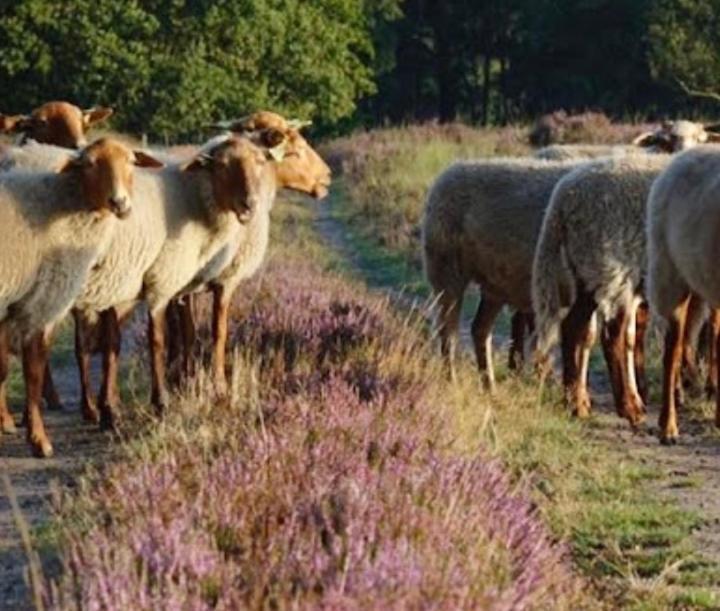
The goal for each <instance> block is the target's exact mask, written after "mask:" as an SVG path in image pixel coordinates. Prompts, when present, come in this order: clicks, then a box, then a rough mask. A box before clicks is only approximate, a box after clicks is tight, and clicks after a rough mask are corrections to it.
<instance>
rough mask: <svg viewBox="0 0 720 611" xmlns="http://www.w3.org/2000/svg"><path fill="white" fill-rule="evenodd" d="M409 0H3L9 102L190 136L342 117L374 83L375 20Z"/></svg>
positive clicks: (7, 105)
mask: <svg viewBox="0 0 720 611" xmlns="http://www.w3.org/2000/svg"><path fill="white" fill-rule="evenodd" d="M398 1H399V0H364V1H363V0H314V1H313V2H306V1H303V0H219V1H210V0H172V1H167V0H147V1H145V2H142V3H140V2H137V1H134V0H130V1H125V0H97V1H91V0H68V1H66V2H62V3H58V2H52V1H50V0H19V1H18V2H15V3H13V4H12V7H7V8H3V9H0V88H1V89H0V90H2V91H3V92H5V95H4V100H3V110H10V111H27V110H28V109H29V108H31V107H33V106H36V105H37V104H39V103H41V102H43V101H45V100H47V99H48V98H63V99H69V100H71V101H74V102H76V103H80V104H90V103H95V102H96V101H97V102H102V103H104V104H109V105H113V106H115V107H116V108H117V111H118V112H117V116H116V125H117V127H119V128H120V129H128V130H130V131H134V132H140V131H147V132H149V133H150V134H151V135H155V136H157V135H166V136H169V137H175V138H177V137H187V136H188V135H193V134H195V133H197V132H198V130H199V129H200V128H201V127H202V126H203V125H204V124H206V123H208V122H210V121H212V120H216V119H218V118H222V117H228V116H237V115H241V114H244V113H247V112H251V111H253V110H255V109H257V108H261V107H267V108H273V109H276V110H278V111H280V112H284V113H287V114H300V115H303V116H305V117H309V118H313V119H315V120H319V121H320V122H321V123H324V124H333V123H335V122H337V121H338V120H340V119H342V118H344V117H349V116H351V115H352V114H353V112H354V111H355V108H356V104H357V101H358V100H359V99H361V98H362V97H363V96H366V95H368V94H370V93H372V92H373V91H374V90H375V82H374V66H373V62H374V47H373V44H372V33H373V28H374V27H376V23H377V21H378V20H381V19H383V18H384V15H389V14H391V13H392V12H393V11H394V10H396V8H397V5H398Z"/></svg>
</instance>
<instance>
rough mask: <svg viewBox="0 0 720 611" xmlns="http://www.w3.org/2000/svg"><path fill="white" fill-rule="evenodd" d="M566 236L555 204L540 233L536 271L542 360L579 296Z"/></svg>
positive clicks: (534, 290) (534, 297) (535, 307)
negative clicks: (554, 208)
mask: <svg viewBox="0 0 720 611" xmlns="http://www.w3.org/2000/svg"><path fill="white" fill-rule="evenodd" d="M563 237H564V231H563V223H562V219H561V218H559V215H558V214H555V213H554V210H553V209H552V206H551V207H550V209H548V212H547V214H546V215H545V221H544V222H543V228H542V231H541V232H540V239H539V241H538V245H537V249H536V250H535V261H534V263H533V274H532V302H533V310H534V311H535V322H536V331H535V332H536V338H535V341H536V358H537V359H538V360H541V361H542V360H545V359H546V358H547V354H548V352H549V351H550V349H551V348H552V347H553V346H554V345H555V344H556V343H557V341H558V338H559V329H560V323H561V322H562V320H563V318H564V317H565V315H566V314H567V311H568V309H569V307H570V306H571V305H572V303H573V302H574V301H575V298H576V292H577V291H576V284H575V281H574V277H573V273H572V268H571V266H570V263H569V261H568V258H567V254H566V250H565V244H564V239H563Z"/></svg>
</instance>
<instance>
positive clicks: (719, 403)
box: [710, 309, 720, 428]
mask: <svg viewBox="0 0 720 611" xmlns="http://www.w3.org/2000/svg"><path fill="white" fill-rule="evenodd" d="M719 317H720V310H717V309H713V311H712V324H711V329H712V330H713V336H712V339H713V343H712V344H711V345H710V354H711V355H712V358H713V359H714V360H715V363H716V366H715V426H716V427H718V428H720V393H718V391H717V389H718V388H720V383H719V382H718V379H717V376H718V367H717V360H718V357H719V356H720V333H718V326H720V324H718V318H719Z"/></svg>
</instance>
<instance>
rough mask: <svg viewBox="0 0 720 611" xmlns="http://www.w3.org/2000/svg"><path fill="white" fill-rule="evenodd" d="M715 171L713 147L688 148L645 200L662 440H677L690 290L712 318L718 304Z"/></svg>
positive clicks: (717, 160)
mask: <svg viewBox="0 0 720 611" xmlns="http://www.w3.org/2000/svg"><path fill="white" fill-rule="evenodd" d="M719 172H720V150H718V149H717V148H713V147H699V148H697V149H695V150H691V151H687V152H685V153H683V154H681V155H678V156H677V157H676V158H675V159H674V160H673V161H672V163H671V164H670V165H669V166H668V167H667V168H666V169H665V171H664V172H663V173H662V174H661V175H660V177H659V178H658V179H657V180H656V181H655V184H654V185H653V187H652V189H651V191H650V195H649V198H648V203H647V214H648V223H647V241H648V265H647V284H648V286H647V294H648V300H649V302H650V306H651V308H652V309H653V311H654V312H655V313H657V314H658V315H659V316H660V317H661V318H662V319H663V320H664V321H665V322H666V323H667V332H666V335H665V352H664V356H663V392H662V397H663V398H662V411H661V414H660V420H659V425H660V440H661V442H662V443H665V444H674V443H676V442H677V438H678V435H679V431H678V424H677V411H676V405H675V403H676V399H675V388H676V385H677V378H678V373H679V367H680V361H681V356H682V338H683V335H684V329H685V324H686V317H687V312H688V304H689V301H690V298H691V295H692V294H695V295H698V296H700V297H701V298H702V299H704V300H705V301H706V302H708V303H709V304H710V306H711V308H713V309H714V310H715V315H714V318H717V308H718V306H719V305H720V275H719V274H718V273H717V272H716V267H717V258H718V254H719V253H718V241H717V231H716V223H717V222H718V217H719V214H720V189H719V188H718V185H717V176H718V173H719ZM718 349H720V342H717V341H716V342H715V345H714V346H710V350H711V352H715V359H717V355H718ZM715 375H717V370H716V371H715ZM715 383H716V384H717V379H716V380H715ZM715 424H716V426H720V394H716V415H715Z"/></svg>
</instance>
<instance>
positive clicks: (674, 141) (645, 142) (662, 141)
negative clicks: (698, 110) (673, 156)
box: [633, 120, 720, 153]
mask: <svg viewBox="0 0 720 611" xmlns="http://www.w3.org/2000/svg"><path fill="white" fill-rule="evenodd" d="M713 129H714V126H707V127H706V126H704V125H702V124H701V123H694V122H693V121H685V120H679V121H665V122H664V123H663V124H662V126H661V127H660V128H659V129H657V130H655V131H654V132H648V133H645V134H641V135H640V136H638V137H637V138H636V139H635V140H634V141H633V144H636V145H638V146H641V147H645V148H650V147H652V148H656V149H657V150H659V151H661V152H663V153H677V152H679V151H685V150H687V149H690V148H693V147H694V146H697V145H699V144H705V143H706V142H718V141H719V140H720V136H718V134H715V133H713V131H712V130H713Z"/></svg>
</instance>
